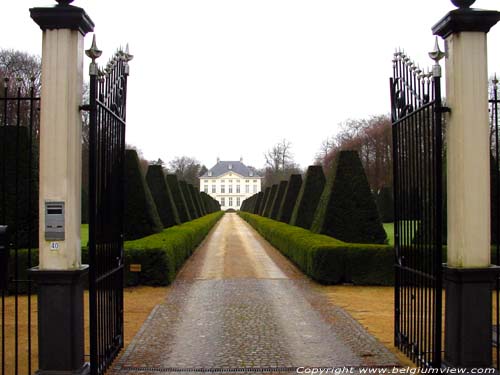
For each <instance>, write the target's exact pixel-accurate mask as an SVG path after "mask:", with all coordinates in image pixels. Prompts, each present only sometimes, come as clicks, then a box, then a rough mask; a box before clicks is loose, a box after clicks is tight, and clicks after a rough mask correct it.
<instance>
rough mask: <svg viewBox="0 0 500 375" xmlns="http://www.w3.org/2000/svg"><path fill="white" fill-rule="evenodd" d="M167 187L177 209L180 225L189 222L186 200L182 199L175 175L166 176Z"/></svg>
mask: <svg viewBox="0 0 500 375" xmlns="http://www.w3.org/2000/svg"><path fill="white" fill-rule="evenodd" d="M166 181H167V185H168V187H169V189H170V192H171V193H172V197H173V198H174V203H175V206H176V207H177V212H178V213H179V219H180V220H181V222H182V223H185V222H187V221H190V220H191V215H190V213H189V209H188V207H187V203H186V199H185V198H184V194H183V193H182V190H181V188H180V186H179V181H178V180H177V175H175V174H167V177H166Z"/></svg>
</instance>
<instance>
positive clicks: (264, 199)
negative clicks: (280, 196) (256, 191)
mask: <svg viewBox="0 0 500 375" xmlns="http://www.w3.org/2000/svg"><path fill="white" fill-rule="evenodd" d="M270 192H271V188H270V187H266V190H265V191H264V196H263V197H262V201H261V202H260V206H259V212H256V214H258V215H260V216H263V215H264V209H265V208H266V204H267V201H268V199H269V193H270Z"/></svg>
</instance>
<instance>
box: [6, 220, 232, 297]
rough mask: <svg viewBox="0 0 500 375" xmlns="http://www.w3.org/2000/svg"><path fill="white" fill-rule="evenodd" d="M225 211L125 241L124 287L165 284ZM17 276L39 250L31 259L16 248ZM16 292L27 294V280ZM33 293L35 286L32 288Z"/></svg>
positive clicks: (85, 250)
mask: <svg viewBox="0 0 500 375" xmlns="http://www.w3.org/2000/svg"><path fill="white" fill-rule="evenodd" d="M223 214H224V213H223V212H222V211H218V212H215V213H213V214H210V215H206V216H204V217H202V218H200V219H196V220H192V221H190V222H189V223H185V224H181V225H176V226H173V227H170V228H167V229H165V230H163V231H162V232H161V233H157V234H153V235H151V236H147V237H144V238H141V239H138V240H134V241H126V242H125V243H124V248H125V286H135V285H168V284H170V283H171V282H172V281H173V280H174V278H175V275H176V274H177V272H178V270H179V269H180V267H182V265H183V264H184V262H185V260H186V259H187V258H188V257H189V256H190V255H191V254H192V253H193V252H194V250H195V249H196V247H197V246H198V245H199V244H200V243H201V242H202V241H203V239H204V238H205V237H206V235H207V234H208V233H209V232H210V230H211V229H212V228H213V226H214V225H215V224H216V223H217V222H218V221H219V219H220V218H221V217H222V215H223ZM17 253H18V257H17V258H18V261H17V266H18V267H17V271H18V278H19V279H21V280H27V277H28V276H27V272H26V271H27V269H28V268H30V267H32V266H36V265H37V264H38V249H34V250H32V251H31V262H29V260H28V250H26V249H20V250H18V252H17ZM82 263H83V264H88V248H87V247H82ZM14 264H15V263H14V256H11V257H10V260H9V275H10V279H13V278H14V274H15V270H14ZM131 264H140V265H141V268H142V270H141V272H130V265H131ZM14 287H15V284H14V283H12V282H11V283H10V284H9V286H8V291H9V292H10V293H13V292H14ZM18 292H19V293H27V283H19V284H18ZM32 292H35V289H33V290H32Z"/></svg>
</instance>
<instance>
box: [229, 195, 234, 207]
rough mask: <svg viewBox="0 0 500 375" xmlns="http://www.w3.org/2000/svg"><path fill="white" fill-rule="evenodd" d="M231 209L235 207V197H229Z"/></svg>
mask: <svg viewBox="0 0 500 375" xmlns="http://www.w3.org/2000/svg"><path fill="white" fill-rule="evenodd" d="M229 207H233V197H229Z"/></svg>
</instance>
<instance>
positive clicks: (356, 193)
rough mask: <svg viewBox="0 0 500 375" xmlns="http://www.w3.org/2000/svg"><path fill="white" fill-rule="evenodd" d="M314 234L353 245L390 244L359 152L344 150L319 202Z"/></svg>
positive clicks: (313, 226) (335, 162)
mask: <svg viewBox="0 0 500 375" xmlns="http://www.w3.org/2000/svg"><path fill="white" fill-rule="evenodd" d="M311 231H313V232H316V233H321V234H326V235H328V236H331V237H334V238H336V239H338V240H341V241H345V242H354V243H373V244H383V243H386V242H387V235H386V233H385V230H384V227H383V226H382V222H381V221H380V217H379V215H378V211H377V206H376V204H375V201H374V199H373V196H372V194H371V191H370V185H369V183H368V179H367V178H366V174H365V171H364V169H363V165H362V164H361V160H360V159H359V156H358V153H357V152H356V151H341V152H339V154H338V155H337V158H336V160H335V161H334V163H333V165H332V168H331V171H330V174H329V176H328V180H327V182H326V185H325V189H324V191H323V194H322V195H321V199H320V201H319V203H318V207H317V209H316V213H315V215H314V221H313V224H312V226H311Z"/></svg>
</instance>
